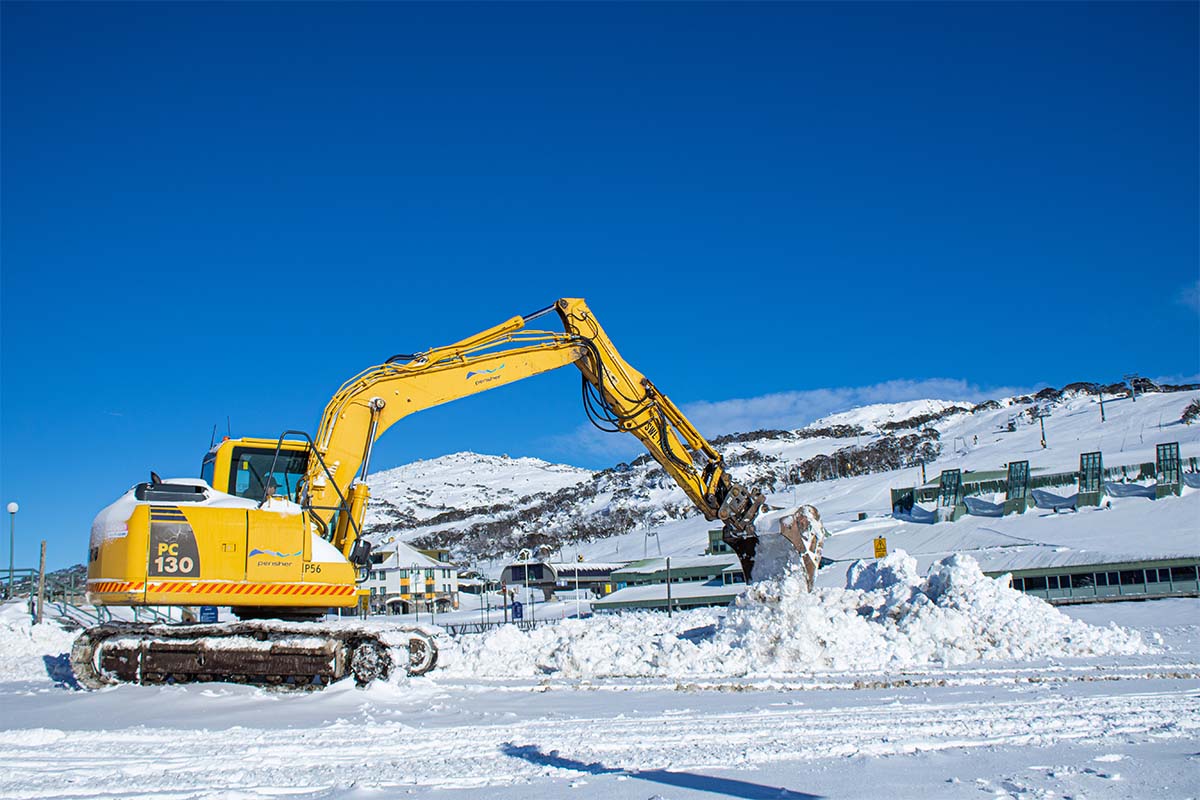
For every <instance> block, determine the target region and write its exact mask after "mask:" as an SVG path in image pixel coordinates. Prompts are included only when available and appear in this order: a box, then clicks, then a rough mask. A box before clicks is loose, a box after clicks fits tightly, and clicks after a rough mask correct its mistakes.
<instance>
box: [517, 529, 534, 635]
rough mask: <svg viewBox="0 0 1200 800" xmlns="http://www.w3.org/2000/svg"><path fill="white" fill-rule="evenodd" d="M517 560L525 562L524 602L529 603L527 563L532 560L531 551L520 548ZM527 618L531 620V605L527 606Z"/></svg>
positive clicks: (526, 548)
mask: <svg viewBox="0 0 1200 800" xmlns="http://www.w3.org/2000/svg"><path fill="white" fill-rule="evenodd" d="M517 558H518V559H520V560H521V561H523V562H525V602H526V603H529V601H530V600H531V599H532V597H531V596H530V594H529V562H530V561H532V560H533V551H532V550H530V549H529V548H528V547H525V548H522V549H521V552H519V553H517ZM529 618H530V620H532V619H533V605H532V603H531V604H530V606H529Z"/></svg>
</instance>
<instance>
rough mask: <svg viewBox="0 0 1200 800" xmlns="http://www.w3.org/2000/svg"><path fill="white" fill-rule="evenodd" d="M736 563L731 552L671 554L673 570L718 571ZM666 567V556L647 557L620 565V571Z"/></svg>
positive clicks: (646, 570) (647, 571)
mask: <svg viewBox="0 0 1200 800" xmlns="http://www.w3.org/2000/svg"><path fill="white" fill-rule="evenodd" d="M737 563H738V557H737V556H736V555H734V554H733V553H720V554H717V555H711V556H671V569H673V570H676V569H694V568H698V567H712V568H714V569H717V570H718V571H719V570H722V569H724V568H725V567H727V566H730V565H733V564H737ZM666 568H667V559H666V558H647V559H643V560H642V561H635V562H633V563H632V564H630V565H629V566H627V567H621V572H630V573H634V574H638V575H642V574H650V573H654V572H662V571H664V570H666Z"/></svg>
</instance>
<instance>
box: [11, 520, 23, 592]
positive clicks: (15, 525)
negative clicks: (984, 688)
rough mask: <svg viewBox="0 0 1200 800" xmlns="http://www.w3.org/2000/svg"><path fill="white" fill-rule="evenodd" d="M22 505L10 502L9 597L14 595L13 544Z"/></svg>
mask: <svg viewBox="0 0 1200 800" xmlns="http://www.w3.org/2000/svg"><path fill="white" fill-rule="evenodd" d="M20 508H21V507H20V506H19V505H17V504H16V503H9V504H8V599H9V600H11V599H12V596H13V546H14V543H15V542H16V536H17V535H16V533H15V531H16V528H17V511H18V510H19V509H20Z"/></svg>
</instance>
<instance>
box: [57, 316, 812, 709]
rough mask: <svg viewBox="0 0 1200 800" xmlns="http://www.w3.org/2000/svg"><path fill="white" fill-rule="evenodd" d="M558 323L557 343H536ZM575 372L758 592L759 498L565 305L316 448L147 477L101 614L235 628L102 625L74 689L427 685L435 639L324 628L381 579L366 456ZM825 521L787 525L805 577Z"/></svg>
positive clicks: (370, 407) (95, 560)
mask: <svg viewBox="0 0 1200 800" xmlns="http://www.w3.org/2000/svg"><path fill="white" fill-rule="evenodd" d="M551 312H557V313H558V316H559V318H560V319H561V320H562V324H563V329H564V330H563V332H562V333H557V332H549V331H540V330H531V329H529V328H528V327H527V326H528V324H529V323H530V322H531V321H532V320H534V319H536V318H538V317H541V316H543V315H546V314H549V313H551ZM568 364H574V365H575V366H576V367H578V368H579V370H580V372H581V373H582V375H583V398H584V407H585V410H586V412H587V414H588V416H589V418H590V419H591V420H592V421H593V422H594V423H595V424H597V425H598V426H600V427H602V428H604V429H606V430H611V431H624V432H626V433H630V434H633V435H634V436H636V437H637V438H638V439H639V440H640V441H641V443H642V444H643V445H644V446H645V448H646V450H647V451H649V453H650V454H651V455H652V456H653V457H654V458H655V460H656V461H658V463H659V464H660V465H662V467H663V469H664V470H666V472H667V474H669V475H670V476H671V477H672V478H673V479H674V480H675V481H676V482H677V483H678V484H679V486H680V487H682V488H683V490H684V492H685V493H686V494H687V496H688V497H689V498H690V499H691V501H692V502H693V503H694V504H695V505H696V507H697V508H698V509H699V510H700V511H701V512H702V513H703V514H704V517H705V518H706V519H708V520H720V521H721V522H722V523H723V524H724V538H725V541H726V542H728V543H729V544H730V546H731V547H732V548H733V550H734V551H735V552H736V553H737V555H738V556H739V558H740V559H741V561H742V565H743V569H744V571H745V575H746V577H747V580H749V579H750V578H751V576H752V574H753V569H754V559H755V550H756V544H757V542H758V533H757V531H756V528H755V519H756V517H757V516H758V514H759V511H760V509H761V508H762V505H763V500H764V498H763V495H762V493H761V492H759V491H758V490H755V489H748V488H746V487H744V486H742V485H740V484H738V483H736V482H734V481H733V480H732V478H731V476H730V475H729V473H728V472H727V471H726V469H725V466H724V463H723V461H722V458H721V455H720V454H719V453H717V452H716V450H714V449H713V447H712V446H711V445H709V443H708V442H707V441H705V439H704V437H702V436H701V435H700V433H699V432H698V431H697V430H696V429H695V427H693V426H692V424H691V423H690V422H689V421H688V420H687V418H686V417H685V416H684V415H683V413H682V412H680V410H679V409H678V408H677V407H676V406H675V405H674V404H673V403H672V402H671V401H670V400H668V399H667V397H666V396H665V395H663V394H661V393H660V392H659V391H658V390H657V389H656V388H655V386H654V385H653V384H652V383H651V382H650V381H649V380H647V379H646V378H645V377H644V376H643V375H642V374H641V373H640V372H638V371H637V370H635V369H634V368H633V367H631V366H630V365H629V364H628V363H626V362H625V361H624V360H623V359H622V358H621V356H620V355H619V354H618V353H617V350H616V348H615V347H613V344H612V342H611V341H610V340H609V338H608V336H607V335H606V334H605V333H604V330H603V329H602V328H601V327H600V324H599V323H598V322H597V321H596V318H595V316H594V315H593V314H592V312H591V311H590V310H589V309H588V307H587V305H586V304H585V303H584V301H583V300H581V299H570V298H566V299H562V300H559V301H557V302H556V303H554V304H553V305H550V306H547V307H546V308H544V309H541V310H539V311H536V312H534V313H532V314H528V315H525V316H517V317H513V318H511V319H509V320H508V321H506V322H504V323H501V324H500V325H497V326H495V327H493V328H489V329H488V330H485V331H482V332H480V333H478V334H476V335H474V336H471V337H469V338H467V339H463V340H462V341H460V342H456V343H454V344H451V345H448V346H446V347H438V348H433V349H430V350H428V351H426V352H423V353H416V354H412V355H397V356H393V357H391V358H389V359H388V360H387V361H386V362H385V363H383V364H380V365H379V366H375V367H372V368H370V369H367V370H365V371H363V372H361V373H359V374H358V375H356V376H355V377H354V378H352V379H350V380H349V381H347V382H346V383H345V384H344V385H343V386H342V387H341V388H340V389H339V390H338V391H337V393H336V394H335V395H334V396H333V399H332V400H330V402H329V404H328V405H327V406H326V408H325V412H324V415H323V416H322V418H321V424H320V427H319V428H318V430H317V435H316V437H315V438H312V437H310V436H309V435H308V434H306V433H303V432H300V431H291V430H289V431H285V432H283V434H281V435H280V436H279V437H278V438H276V439H263V438H258V439H255V438H237V439H226V440H224V441H222V442H220V443H219V444H218V445H216V446H215V447H213V448H212V449H210V451H209V452H208V454H207V455H206V456H205V458H204V460H203V466H202V469H201V477H200V479H173V480H169V481H163V480H161V479H160V478H159V477H158V476H157V475H156V474H154V473H151V480H150V481H148V482H146V483H139V484H137V485H136V486H134V487H133V488H132V489H130V490H129V491H128V492H127V493H126V494H125V495H124V496H122V497H121V498H120V499H118V500H117V501H116V502H115V503H113V504H112V505H110V506H108V507H107V508H105V509H104V510H103V511H101V512H100V514H99V515H98V516H97V517H96V519H95V522H94V523H93V525H92V531H91V541H90V546H89V552H88V582H87V586H88V598H89V601H90V602H92V603H93V604H96V605H100V606H135V607H136V606H185V607H192V606H228V607H230V608H231V609H232V610H233V612H234V614H235V615H236V616H237V617H238V618H239V620H240V621H239V622H228V623H207V624H205V623H200V624H184V625H178V624H138V623H128V622H109V623H104V624H101V625H98V626H96V627H93V628H90V629H88V630H86V631H84V632H83V633H82V634H80V636H79V637H78V639H77V640H76V642H75V645H74V647H73V650H72V664H73V666H74V669H75V675H76V677H77V678H78V680H79V681H80V683H82V684H84V685H85V686H89V687H100V686H104V685H106V684H112V683H119V682H138V683H165V682H189V681H208V680H220V681H233V682H241V683H252V684H259V685H276V684H295V685H302V686H314V685H316V686H320V685H324V684H327V683H329V682H331V681H335V680H338V679H341V678H343V677H346V676H348V675H352V676H353V677H354V678H355V680H356V681H357V682H358V683H359V684H360V685H362V684H366V683H369V682H370V681H372V680H374V679H376V678H380V677H384V676H386V675H387V674H388V673H389V672H390V671H391V670H392V669H393V668H395V667H397V666H402V667H403V668H404V669H406V670H407V672H408V673H409V674H421V673H424V672H427V671H428V670H430V669H432V668H433V667H434V665H435V664H436V661H437V646H436V642H435V639H434V632H433V631H431V630H430V629H425V628H420V627H417V626H390V627H388V626H378V625H366V624H363V623H350V622H346V623H342V622H340V621H337V620H333V621H329V620H327V619H326V615H327V612H328V611H329V610H330V609H333V608H352V607H355V606H357V605H358V603H359V598H360V593H361V592H360V590H359V589H358V588H357V582H358V580H359V579H360V577H363V576H365V572H366V570H367V568H368V566H369V564H370V545H369V544H368V542H367V541H366V540H365V539H364V538H363V536H362V533H363V530H362V528H363V520H364V516H365V512H366V508H367V501H368V499H369V497H370V489H369V487H368V485H367V474H368V468H369V466H370V461H371V450H372V448H373V446H374V444H375V442H376V441H377V440H378V439H379V437H380V436H381V435H383V433H384V431H386V430H387V429H388V428H390V427H391V426H392V425H393V424H395V423H396V422H397V421H399V420H400V419H402V418H403V417H406V416H408V415H409V414H412V413H414V412H417V411H421V410H422V409H426V408H430V407H431V406H436V405H439V404H442V403H446V402H449V401H451V400H456V399H459V398H462V397H466V396H468V395H472V394H477V393H479V392H483V391H487V390H488V389H494V388H496V387H499V386H504V385H506V384H510V383H513V382H515V381H519V380H522V379H524V378H528V377H530V376H533V375H537V374H539V373H543V372H547V371H549V370H553V369H557V368H559V367H563V366H566V365H568ZM808 511H809V512H812V510H811V509H809V510H808ZM814 514H815V512H813V513H808V512H805V513H801V512H796V513H795V514H794V515H788V516H787V517H786V518H785V519H783V520H782V521H781V522H780V531H781V532H782V533H783V534H784V537H785V538H786V541H787V547H789V548H791V549H794V550H796V551H799V554H800V556H801V557H802V559H803V561H804V563H805V564H806V566H809V567H810V569H809V571H810V572H811V571H812V570H813V569H815V565H816V562H817V561H819V558H820V555H819V548H820V538H821V537H820V536H819V535H816V533H815V531H814V529H813V528H812V526H811V525H809V524H808V523H807V521H808V520H811V519H812V518H813V517H814ZM797 522H798V523H799V526H797ZM818 526H819V523H818ZM772 547H774V548H775V549H778V546H777V545H776V544H775V543H772ZM401 654H402V655H401ZM397 662H398V663H397Z"/></svg>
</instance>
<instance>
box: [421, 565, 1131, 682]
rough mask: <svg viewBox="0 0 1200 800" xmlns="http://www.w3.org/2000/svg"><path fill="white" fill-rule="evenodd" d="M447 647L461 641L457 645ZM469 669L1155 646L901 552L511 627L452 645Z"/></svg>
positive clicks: (627, 668) (1034, 656)
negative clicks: (670, 606)
mask: <svg viewBox="0 0 1200 800" xmlns="http://www.w3.org/2000/svg"><path fill="white" fill-rule="evenodd" d="M447 651H448V652H447ZM443 652H444V654H445V657H444V658H443V660H442V663H443V664H444V665H445V669H446V671H447V672H449V673H451V674H457V675H474V676H492V677H511V676H536V675H545V674H557V675H561V676H564V677H580V678H590V677H603V676H661V677H676V678H678V677H684V676H687V677H704V676H709V677H730V676H747V675H783V674H792V673H814V672H867V671H872V672H878V671H884V670H896V669H903V668H907V667H916V666H923V665H934V664H937V665H946V666H952V665H961V664H966V663H970V662H974V661H981V660H1009V661H1024V660H1039V659H1047V658H1064V657H1087V656H1103V655H1130V654H1137V653H1146V652H1153V648H1150V647H1148V646H1147V645H1146V644H1145V643H1144V642H1143V640H1142V638H1141V636H1140V635H1139V634H1137V633H1136V632H1131V631H1126V630H1123V629H1120V628H1117V627H1115V626H1110V627H1108V628H1099V627H1095V626H1092V625H1087V624H1086V623H1083V622H1079V621H1078V620H1073V619H1071V618H1070V617H1068V616H1066V615H1065V614H1062V613H1061V612H1060V611H1058V610H1057V609H1055V608H1054V607H1053V606H1051V605H1049V604H1047V603H1045V602H1043V601H1041V600H1038V599H1036V598H1033V597H1029V596H1027V595H1025V594H1023V593H1021V592H1018V591H1015V590H1014V589H1012V588H1011V587H1010V586H1009V584H1008V581H1007V580H1006V579H998V580H993V579H991V578H988V577H987V576H985V575H984V574H983V573H982V572H981V571H980V569H979V565H978V564H977V563H976V562H975V560H974V559H972V558H971V557H970V556H964V555H955V556H951V557H949V558H946V559H943V560H942V561H939V562H937V563H935V564H934V565H933V566H932V567H930V569H929V572H928V574H926V575H925V576H924V577H921V576H919V575H918V574H917V568H916V561H915V559H913V558H911V557H910V556H908V555H907V554H905V553H904V552H902V551H896V552H894V553H893V554H891V555H890V556H888V557H887V558H885V559H883V560H881V561H878V562H876V561H867V562H856V563H855V564H853V565H852V566H851V567H850V569H849V571H848V572H847V588H845V589H818V590H817V591H816V592H814V593H811V594H810V593H808V592H806V591H804V577H803V575H801V574H799V573H798V572H796V571H792V572H790V573H788V574H787V575H785V576H784V577H782V578H780V579H778V580H772V581H763V582H760V583H757V584H754V585H752V586H751V587H750V588H749V589H748V590H747V592H746V594H744V595H743V596H742V597H741V598H739V600H738V602H737V603H736V604H735V605H734V606H733V607H732V608H730V609H729V612H728V614H727V615H726V616H725V617H724V618H723V619H721V618H719V616H718V614H717V612H716V611H715V610H712V609H701V610H696V611H689V612H684V613H681V614H678V615H676V616H675V617H674V618H673V619H668V618H667V617H666V615H664V614H661V613H657V612H640V613H627V614H618V615H613V616H605V617H597V618H594V619H592V620H567V621H564V622H562V623H560V624H558V625H550V626H546V627H542V628H538V629H536V630H533V631H529V632H522V631H519V630H517V629H516V628H514V627H504V628H501V629H499V630H497V631H494V632H492V633H490V634H485V635H481V636H465V637H462V638H461V639H460V640H459V641H458V643H457V645H456V647H453V648H450V647H446V648H443Z"/></svg>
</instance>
